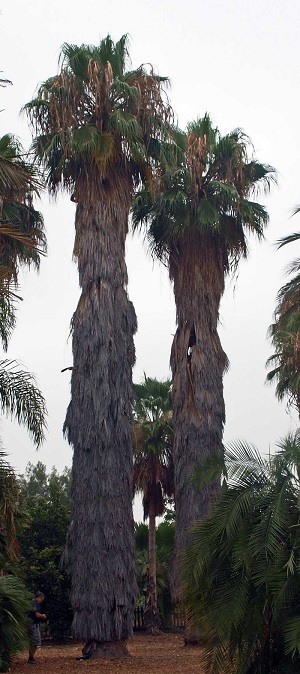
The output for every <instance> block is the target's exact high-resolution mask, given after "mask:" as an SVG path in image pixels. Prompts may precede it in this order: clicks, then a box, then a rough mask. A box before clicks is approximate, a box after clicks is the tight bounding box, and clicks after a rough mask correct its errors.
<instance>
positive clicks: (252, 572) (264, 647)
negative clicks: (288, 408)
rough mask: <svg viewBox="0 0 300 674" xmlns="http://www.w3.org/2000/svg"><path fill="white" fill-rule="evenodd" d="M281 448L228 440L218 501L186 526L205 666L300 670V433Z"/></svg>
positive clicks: (190, 590) (191, 609) (222, 671)
mask: <svg viewBox="0 0 300 674" xmlns="http://www.w3.org/2000/svg"><path fill="white" fill-rule="evenodd" d="M279 448H280V451H279V452H278V453H277V454H275V455H274V456H272V457H270V459H269V460H265V459H262V458H261V456H260V454H259V452H258V451H257V450H256V449H255V448H254V447H253V446H251V445H249V444H247V443H245V442H235V443H232V444H231V445H230V446H229V447H228V449H227V451H226V454H225V458H226V468H227V473H226V482H224V484H223V488H222V490H221V492H220V494H219V499H218V502H217V503H216V504H215V506H214V508H213V510H212V512H211V514H210V515H208V516H207V517H206V518H204V519H203V520H199V521H198V522H196V523H195V525H194V526H193V528H192V531H191V539H190V543H189V545H188V546H187V548H186V554H185V559H184V562H183V566H182V576H183V587H184V597H185V603H186V608H187V612H188V616H189V620H190V622H191V623H192V625H193V626H194V628H195V629H198V630H199V631H200V634H201V635H202V638H203V642H204V646H205V655H206V659H205V664H206V671H207V672H214V674H262V673H265V672H270V673H271V672H272V674H279V673H280V674H281V673H283V672H289V673H290V674H293V673H296V672H298V671H299V663H300V640H299V634H300V608H299V607H300V574H299V569H300V529H299V523H300V512H299V494H300V482H299V476H300V436H299V432H297V433H296V435H295V436H293V437H292V436H291V437H288V438H286V439H285V440H284V441H283V442H281V443H280V444H279Z"/></svg>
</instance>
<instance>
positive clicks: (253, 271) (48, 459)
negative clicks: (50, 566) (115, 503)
mask: <svg viewBox="0 0 300 674" xmlns="http://www.w3.org/2000/svg"><path fill="white" fill-rule="evenodd" d="M0 10H1V16H0V45H1V46H0V49H1V59H0V68H1V70H2V71H3V77H7V78H9V79H11V80H12V81H13V87H7V88H6V89H0V97H1V100H0V109H2V108H3V109H4V110H3V112H1V116H0V122H1V131H0V133H1V135H2V134H4V133H6V132H13V133H16V134H18V136H19V137H20V139H21V141H22V142H23V144H24V145H25V146H26V147H28V145H29V142H30V133H29V130H28V127H27V122H26V119H25V118H22V117H20V116H19V110H20V108H21V106H22V105H23V104H24V103H25V102H27V101H28V100H30V99H31V98H32V96H33V94H34V92H35V89H36V86H37V84H38V83H39V82H41V81H43V80H44V79H46V78H47V77H49V76H51V75H53V74H55V73H56V72H57V60H58V55H59V51H60V47H61V45H62V43H63V42H74V43H77V44H81V43H94V44H95V43H97V42H98V41H99V39H100V38H101V37H105V36H106V35H107V33H110V34H111V35H112V37H113V39H114V40H118V39H119V37H120V36H121V35H122V34H124V33H129V35H130V40H131V58H132V65H133V66H134V67H137V66H138V65H139V64H140V63H142V62H144V63H146V62H150V63H152V64H153V65H154V66H155V67H156V68H157V69H158V70H159V73H160V74H163V75H168V76H169V77H170V79H171V83H172V88H171V92H170V95H171V101H172V104H173V107H174V109H175V111H176V113H177V115H178V119H179V124H180V126H181V127H184V126H185V124H186V122H187V121H189V120H193V119H195V118H196V117H197V116H202V115H203V114H204V113H205V112H206V111H208V112H209V113H210V115H211V116H212V119H213V121H214V123H215V124H216V125H218V126H219V128H220V130H221V132H222V133H227V132H228V131H230V130H232V129H233V128H235V127H237V126H239V127H242V128H243V129H244V130H245V132H246V133H247V134H248V135H249V136H250V138H251V139H252V142H253V144H254V147H255V149H256V155H257V157H258V159H259V160H261V161H263V162H266V163H269V164H271V165H273V166H275V167H276V169H277V170H278V172H279V188H277V189H276V188H273V190H272V193H271V195H270V197H268V199H267V201H266V203H267V207H268V209H269V213H270V224H269V227H268V229H267V231H266V240H265V242H264V243H262V244H259V245H258V244H256V243H255V242H254V241H253V242H252V243H251V252H250V257H249V260H248V261H247V262H246V263H242V264H241V266H240V269H239V275H238V278H237V280H236V281H235V282H234V283H232V282H231V283H230V284H228V287H227V290H226V293H225V297H224V299H223V302H222V306H221V323H222V325H221V326H220V335H221V339H222V344H223V348H224V349H225V351H226V353H227V355H228V357H229V360H230V370H229V373H228V374H227V375H226V377H225V382H224V383H225V403H226V412H227V423H226V429H225V440H233V439H236V438H245V439H247V440H248V441H249V442H253V443H254V444H256V445H257V446H258V447H259V449H260V450H261V451H262V452H268V449H269V445H270V446H271V448H273V447H274V445H275V443H276V441H277V440H279V439H280V438H282V437H283V436H284V435H285V434H286V433H287V432H288V431H289V430H295V428H296V421H295V419H296V415H293V416H294V418H293V419H292V418H291V417H290V416H289V415H288V414H287V413H286V409H285V404H284V403H281V404H279V403H278V402H277V401H276V399H275V392H274V388H275V387H274V386H269V385H265V377H266V370H265V362H266V359H267V358H268V356H269V355H271V352H272V347H271V345H270V343H268V341H267V338H266V333H267V329H268V326H269V325H270V323H271V322H272V314H273V310H274V306H275V297H276V292H277V290H278V289H279V287H280V286H281V285H282V284H283V282H284V275H283V271H284V267H285V265H286V263H287V262H288V261H289V260H290V259H291V258H292V257H295V256H297V255H299V253H298V250H297V244H296V246H295V245H294V246H292V245H290V246H288V247H286V248H285V249H283V250H281V251H278V252H277V251H276V247H275V246H274V242H275V241H276V240H277V239H278V238H280V237H282V236H285V235H287V234H288V233H291V232H293V231H296V230H297V229H299V227H300V221H299V218H300V216H299V215H298V216H296V217H295V218H293V219H292V220H290V215H291V213H292V211H293V209H294V207H295V206H296V205H298V203H300V189H299V156H300V138H299V130H298V129H299V112H300V111H299V102H300V95H299V91H300V87H299V49H300V48H299V21H300V2H299V0H294V1H293V0H286V1H285V3H283V2H282V1H280V2H279V0H252V2H251V3H250V2H249V0H227V1H226V2H222V1H221V0H210V1H209V2H208V1H207V0H206V1H203V0H198V1H197V0H185V2H182V1H181V0H180V1H179V0H151V1H150V0H126V2H122V0H110V2H109V3H101V2H99V0H85V1H84V2H79V1H78V0H51V2H49V0H47V1H46V0H26V1H25V0H0ZM39 207H40V210H42V212H43V214H44V218H45V223H46V227H47V235H48V243H49V256H48V258H47V259H45V260H42V264H41V271H40V274H39V275H38V276H37V274H36V273H35V272H34V271H31V272H29V273H25V274H24V275H23V274H22V275H21V276H20V282H21V295H22V296H23V298H24V301H23V302H22V303H21V306H20V308H19V311H18V323H17V328H16V330H15V333H14V336H13V338H12V340H11V343H10V346H9V351H8V357H9V358H18V359H19V360H21V361H22V363H23V364H24V366H26V367H27V368H28V369H29V370H30V371H32V372H34V373H35V374H36V376H37V379H38V384H39V386H40V388H41V389H42V391H43V393H44V395H45V397H46V400H47V405H48V410H49V420H48V426H49V431H48V434H47V441H46V443H45V444H44V446H43V447H42V449H40V451H39V453H38V454H37V453H36V452H35V450H34V448H33V446H32V444H31V442H30V440H29V439H28V437H27V434H26V431H25V430H24V429H19V428H18V427H17V425H16V424H11V423H10V422H6V421H5V422H3V424H2V428H1V434H2V437H3V440H4V444H5V447H6V449H7V451H8V453H9V454H10V460H11V463H12V464H13V465H14V466H15V467H16V469H17V470H19V471H22V470H24V468H25V466H26V464H27V462H28V461H32V462H34V463H35V462H36V461H37V460H41V461H43V462H44V463H46V465H47V466H48V468H51V466H52V465H54V464H55V465H56V466H57V468H58V469H59V470H61V469H62V468H63V467H64V465H70V464H71V460H72V452H71V449H70V448H69V446H68V444H67V443H66V442H65V441H64V440H63V437H62V432H61V429H62V425H63V421H64V417H65V412H66V407H67V405H68V402H69V394H70V392H69V382H70V376H69V375H70V373H69V372H65V373H64V374H61V369H62V368H63V367H67V366H69V365H71V364H72V356H71V340H69V341H68V335H69V324H70V319H71V316H72V313H73V311H74V310H75V307H76V304H77V299H78V283H77V272H76V267H75V265H74V263H72V245H73V236H74V204H72V203H71V202H70V201H69V199H68V197H66V196H65V197H61V198H59V199H58V201H57V202H56V203H55V204H53V203H52V204H50V203H49V199H48V197H47V195H46V196H44V198H43V199H42V201H41V203H40V206H39ZM128 272H129V279H130V282H129V295H130V298H131V300H132V301H133V303H134V305H135V309H136V313H137V317H138V324H139V329H138V334H137V336H136V340H135V342H136V352H137V363H136V367H135V370H134V380H135V381H139V380H140V379H141V378H142V377H143V372H144V371H145V372H146V374H147V375H148V376H152V377H154V376H155V377H157V378H166V377H167V376H169V375H170V373H169V352H170V346H171V340H172V334H173V333H174V331H175V313H174V303H173V293H172V288H171V286H170V283H169V281H168V276H167V273H166V271H165V270H164V269H163V268H162V267H161V266H159V264H158V263H155V264H154V265H153V263H152V261H151V259H150V258H149V255H146V253H145V249H144V248H143V243H142V241H141V240H135V241H134V242H132V241H129V242H128Z"/></svg>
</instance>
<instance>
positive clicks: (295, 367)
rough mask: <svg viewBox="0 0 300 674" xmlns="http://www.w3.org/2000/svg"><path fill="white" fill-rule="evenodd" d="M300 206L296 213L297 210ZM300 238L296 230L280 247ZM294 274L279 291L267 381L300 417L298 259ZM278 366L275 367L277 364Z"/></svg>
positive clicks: (299, 278) (299, 269)
mask: <svg viewBox="0 0 300 674" xmlns="http://www.w3.org/2000/svg"><path fill="white" fill-rule="evenodd" d="M298 211H299V209H297V210H296V211H295V212H296V213H297V212H298ZM299 239H300V233H299V232H295V233H294V234H291V235H289V236H287V237H284V238H283V239H281V240H280V241H279V242H278V243H279V248H281V247H282V246H285V245H286V244H288V243H293V242H295V241H298V240H299ZM287 273H288V274H293V276H292V277H291V278H290V279H289V280H288V281H287V283H286V284H285V285H284V286H283V287H282V288H281V289H280V290H279V292H278V295H277V306H276V309H275V314H274V318H275V321H274V323H273V324H272V325H271V326H270V328H269V335H270V337H271V340H272V344H273V346H274V348H275V353H274V354H273V355H272V356H270V358H268V360H267V366H268V365H271V366H272V369H271V370H270V372H268V374H267V381H269V382H272V381H276V395H277V397H278V399H279V400H282V399H283V398H284V397H285V396H287V398H288V405H290V406H294V407H296V409H297V411H298V415H299V417H300V259H299V258H296V259H295V260H293V261H292V262H291V264H290V265H289V266H288V269H287ZM274 366H275V367H274Z"/></svg>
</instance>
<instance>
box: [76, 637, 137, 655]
mask: <svg viewBox="0 0 300 674" xmlns="http://www.w3.org/2000/svg"><path fill="white" fill-rule="evenodd" d="M82 655H83V656H84V657H85V658H86V659H87V658H97V659H98V658H128V657H130V655H129V652H128V648H127V643H126V641H123V640H120V641H101V642H100V641H88V642H87V644H85V646H84V647H83V649H82Z"/></svg>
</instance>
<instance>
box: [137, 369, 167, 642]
mask: <svg viewBox="0 0 300 674" xmlns="http://www.w3.org/2000/svg"><path fill="white" fill-rule="evenodd" d="M134 392H135V405H134V426H133V429H134V469H133V484H134V489H135V491H136V492H139V491H140V492H142V494H143V508H144V520H146V519H147V518H148V517H149V543H148V578H147V594H146V610H145V614H144V623H145V625H146V627H147V631H148V632H149V633H151V634H157V633H158V632H159V624H160V619H159V613H158V608H157V588H156V582H157V579H156V542H155V536H156V517H158V516H159V515H163V513H164V499H165V497H166V496H172V495H173V491H174V485H173V461H172V444H173V429H172V402H171V382H170V381H169V380H166V381H158V380H157V379H151V378H150V377H146V375H145V376H144V381H143V382H142V383H141V384H135V386H134Z"/></svg>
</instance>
